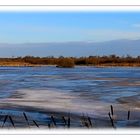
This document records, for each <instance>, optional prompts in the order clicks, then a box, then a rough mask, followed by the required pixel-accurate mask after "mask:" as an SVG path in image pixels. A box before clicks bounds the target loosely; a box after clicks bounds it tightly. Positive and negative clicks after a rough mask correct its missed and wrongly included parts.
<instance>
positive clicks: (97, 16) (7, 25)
mask: <svg viewBox="0 0 140 140" xmlns="http://www.w3.org/2000/svg"><path fill="white" fill-rule="evenodd" d="M118 39H140V13H139V12H0V43H42V42H43V43H45V42H71V41H84V42H90V41H92V42H102V41H109V40H118Z"/></svg>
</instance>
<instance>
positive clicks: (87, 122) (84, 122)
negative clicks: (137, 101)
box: [1, 105, 130, 128]
mask: <svg viewBox="0 0 140 140" xmlns="http://www.w3.org/2000/svg"><path fill="white" fill-rule="evenodd" d="M23 116H24V118H25V121H26V123H27V125H28V127H29V128H30V123H29V119H28V117H27V115H26V113H25V112H23ZM108 116H109V119H110V123H111V126H112V127H113V128H116V126H115V123H114V117H113V116H114V109H113V106H112V105H111V106H110V112H109V113H108ZM8 118H9V121H10V122H11V124H12V126H13V127H14V128H15V123H14V121H13V119H12V117H11V116H10V115H5V117H4V120H3V123H2V126H1V127H2V128H3V127H4V126H5V123H6V121H7V119H8ZM50 119H51V123H48V128H53V127H55V128H56V127H57V123H56V120H55V118H54V116H53V115H52V116H51V117H50ZM129 119H130V110H129V111H128V114H127V120H129ZM80 120H81V124H82V126H84V127H87V128H92V127H93V126H94V123H93V121H92V120H91V118H90V117H89V116H85V115H84V114H83V115H82V117H81V118H80ZM62 121H63V124H64V127H67V128H70V127H71V118H70V114H69V115H68V117H67V118H66V117H64V116H62ZM32 122H33V123H34V125H35V126H36V127H37V128H39V127H40V126H39V124H38V123H37V122H36V121H35V120H32Z"/></svg>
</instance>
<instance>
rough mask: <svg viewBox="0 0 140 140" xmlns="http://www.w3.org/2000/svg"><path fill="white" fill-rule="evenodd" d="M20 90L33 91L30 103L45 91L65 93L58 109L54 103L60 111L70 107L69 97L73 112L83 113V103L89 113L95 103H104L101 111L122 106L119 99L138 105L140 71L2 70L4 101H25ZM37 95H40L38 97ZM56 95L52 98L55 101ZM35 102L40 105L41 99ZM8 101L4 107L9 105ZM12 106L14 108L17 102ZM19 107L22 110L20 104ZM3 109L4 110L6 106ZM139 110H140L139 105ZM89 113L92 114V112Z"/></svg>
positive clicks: (0, 80)
mask: <svg viewBox="0 0 140 140" xmlns="http://www.w3.org/2000/svg"><path fill="white" fill-rule="evenodd" d="M20 90H25V91H24V92H26V91H28V90H29V91H32V95H31V97H30V100H31V99H32V96H33V97H34V94H38V95H39V94H40V93H41V91H42V90H43V91H45V90H49V91H52V92H53V91H55V92H56V91H59V92H62V93H65V94H62V95H61V94H60V95H59V94H58V96H60V98H61V100H60V99H59V100H58V101H57V100H56V102H57V104H56V105H55V104H54V102H55V100H54V102H53V103H52V104H53V108H55V106H56V108H57V107H58V106H59V105H60V107H59V109H61V107H62V110H64V109H65V107H66V105H65V104H66V103H67V100H65V99H66V98H69V96H68V97H67V96H66V97H64V95H70V97H72V99H70V100H68V102H71V104H72V103H73V104H74V106H69V105H67V107H68V108H70V109H71V111H73V110H72V108H75V107H76V109H77V110H78V109H79V110H80V103H81V105H82V106H83V110H81V111H85V110H88V108H89V110H90V109H92V107H93V106H94V108H93V109H96V108H95V104H94V103H100V108H101V106H103V107H104V104H107V105H110V104H122V103H121V102H120V100H119V99H123V100H125V99H126V100H127V101H128V102H129V103H131V97H132V98H133V99H135V101H138V100H139V98H140V68H137V67H133V68H126V67H110V68H97V67H84V66H83V67H82V66H81V67H75V68H56V67H55V66H46V67H45V66H44V67H1V68H0V100H1V101H2V100H3V99H6V100H7V101H8V99H11V98H12V99H13V98H14V99H15V100H16V99H18V98H23V100H24V97H22V96H21V95H22V94H20V92H19V91H20ZM36 91H38V92H37V93H36ZM39 91H40V92H39ZM15 93H17V94H16V96H13V95H15ZM18 93H19V96H18ZM56 94H57V92H56V93H55V95H56ZM55 95H52V96H53V97H54V98H55ZM41 96H42V99H43V96H44V100H45V94H44V93H43V94H41ZM50 96H51V93H50V95H49V97H46V99H48V100H49V98H50ZM129 97H130V98H129ZM26 98H28V97H26ZM57 98H58V97H57ZM63 98H64V99H63ZM35 99H36V100H38V101H39V98H35ZM6 100H5V102H4V103H6ZM49 101H50V102H49V105H51V98H50V100H49ZM63 101H66V103H65V104H64V103H63ZM27 102H28V101H27ZM27 102H26V103H25V105H26V107H28V104H27ZM40 102H42V101H40ZM8 103H9V102H8ZM15 103H16V101H15ZM12 104H13V105H14V102H12ZM44 104H45V103H44ZM46 104H47V101H46ZM62 104H63V106H62ZM102 104H103V105H102ZM126 104H127V103H126ZM16 105H17V106H18V104H16ZM22 106H24V104H22ZM30 106H32V107H35V108H36V107H37V105H35V106H34V102H32V104H31V105H30ZM0 107H1V108H2V103H1V106H0ZM137 107H139V104H138V106H137ZM81 108H82V107H81ZM50 109H52V108H50ZM76 109H75V110H76ZM84 109H85V110H84ZM75 110H74V112H75ZM89 110H88V113H89V112H90V111H89ZM97 111H98V110H97Z"/></svg>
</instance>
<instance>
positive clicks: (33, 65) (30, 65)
mask: <svg viewBox="0 0 140 140" xmlns="http://www.w3.org/2000/svg"><path fill="white" fill-rule="evenodd" d="M47 66H55V67H56V66H57V65H41V64H40V65H36V64H27V65H25V64H20V65H18V64H17V65H15V64H14V65H12V64H8V65H0V67H47ZM75 67H95V68H111V67H126V68H131V67H137V68H139V67H140V65H129V66H128V65H75ZM61 68H64V67H61Z"/></svg>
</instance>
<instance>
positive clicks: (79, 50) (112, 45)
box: [0, 40, 140, 57]
mask: <svg viewBox="0 0 140 140" xmlns="http://www.w3.org/2000/svg"><path fill="white" fill-rule="evenodd" d="M110 54H116V55H120V56H122V55H127V54H128V55H131V56H138V55H140V40H112V41H106V42H64V43H57V42H56V43H53V42H52V43H23V44H6V43H5V44H4V43H1V44H0V57H11V56H26V55H32V56H55V57H57V56H78V57H79V56H90V55H100V56H101V55H110Z"/></svg>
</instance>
